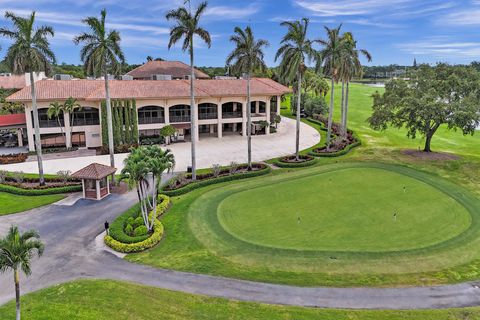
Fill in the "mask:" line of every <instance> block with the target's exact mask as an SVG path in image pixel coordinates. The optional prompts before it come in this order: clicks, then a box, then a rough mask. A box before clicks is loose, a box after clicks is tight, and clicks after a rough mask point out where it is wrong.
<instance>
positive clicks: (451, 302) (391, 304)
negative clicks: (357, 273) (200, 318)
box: [0, 192, 480, 309]
mask: <svg viewBox="0 0 480 320" xmlns="http://www.w3.org/2000/svg"><path fill="white" fill-rule="evenodd" d="M135 202H136V195H135V193H133V192H130V193H128V194H126V195H123V196H120V195H111V196H109V197H108V198H107V199H105V200H104V201H102V202H95V201H88V200H79V201H77V202H76V203H75V204H74V205H73V206H61V205H51V206H48V207H44V208H40V209H35V210H32V211H29V212H25V213H20V214H14V215H9V216H3V217H0V234H5V232H6V231H7V230H8V228H9V226H10V225H11V224H16V225H19V226H20V228H21V229H22V230H25V229H31V228H33V229H36V230H38V231H39V232H40V235H41V238H42V241H44V243H45V245H46V249H45V252H44V255H43V256H42V257H41V258H40V259H39V260H38V261H35V262H34V265H33V274H32V275H31V276H30V277H29V278H27V279H25V278H24V277H23V275H22V279H21V290H22V293H28V292H32V291H35V290H38V289H41V288H46V287H49V286H52V285H55V284H59V283H63V282H66V281H71V280H75V279H81V278H100V279H114V280H122V281H131V282H135V283H139V284H144V285H150V286H155V287H159V288H164V289H169V290H175V291H182V292H187V293H194V294H203V295H208V296H214V297H223V298H228V299H236V300H245V301H255V302H262V303H270V304H285V305H296V306H308V307H322V308H355V309H425V308H426V309H434V308H435V309H436V308H451V307H468V306H478V305H480V287H479V286H480V282H467V283H461V284H455V285H446V286H438V287H413V288H326V287H319V288H304V287H293V286H286V285H275V284H266V283H259V282H251V281H243V280H234V279H227V278H223V277H215V276H208V275H200V274H192V273H186V272H178V271H171V270H163V269H156V268H152V267H149V266H144V265H140V264H133V263H130V262H128V261H125V260H123V259H120V258H118V257H116V256H114V255H113V254H111V253H108V252H106V251H97V250H95V237H96V236H97V235H98V234H100V233H101V232H102V231H103V230H102V229H103V223H104V221H105V220H109V221H111V220H112V219H113V218H114V217H115V216H117V215H118V213H119V212H122V211H124V210H126V209H127V208H129V207H131V206H132V205H133V204H134V203H135ZM0 289H1V290H0V304H3V303H5V302H7V301H9V300H11V299H13V298H14V288H13V277H12V274H11V273H6V274H3V275H0Z"/></svg>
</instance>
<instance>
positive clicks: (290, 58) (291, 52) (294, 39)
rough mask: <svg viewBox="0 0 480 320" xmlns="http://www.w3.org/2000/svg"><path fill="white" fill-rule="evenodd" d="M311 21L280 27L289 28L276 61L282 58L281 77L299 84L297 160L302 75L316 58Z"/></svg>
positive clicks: (295, 22) (288, 22) (298, 136)
mask: <svg viewBox="0 0 480 320" xmlns="http://www.w3.org/2000/svg"><path fill="white" fill-rule="evenodd" d="M308 23H309V20H308V19H307V18H303V19H302V20H301V21H285V22H282V23H281V24H280V25H281V26H285V27H287V33H286V34H285V36H284V37H283V38H282V41H281V42H280V43H281V44H282V46H281V47H280V49H278V51H277V54H276V56H275V61H277V60H278V58H280V57H281V59H282V60H281V62H280V66H279V68H280V76H281V78H282V79H284V80H285V81H286V82H287V83H293V82H295V78H296V83H297V86H298V88H297V90H296V91H297V108H296V110H297V130H296V145H295V158H296V160H297V161H299V160H300V113H301V106H300V104H301V94H302V75H303V73H304V72H305V70H306V67H305V62H306V61H311V60H312V59H314V58H316V55H317V53H316V51H315V50H314V49H313V48H312V41H311V40H309V39H308V38H307V31H308Z"/></svg>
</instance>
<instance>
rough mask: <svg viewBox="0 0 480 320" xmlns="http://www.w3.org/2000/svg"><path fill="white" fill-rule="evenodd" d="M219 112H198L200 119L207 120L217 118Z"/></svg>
mask: <svg viewBox="0 0 480 320" xmlns="http://www.w3.org/2000/svg"><path fill="white" fill-rule="evenodd" d="M217 118H218V114H217V113H216V112H214V113H199V114H198V119H200V120H206V119H217Z"/></svg>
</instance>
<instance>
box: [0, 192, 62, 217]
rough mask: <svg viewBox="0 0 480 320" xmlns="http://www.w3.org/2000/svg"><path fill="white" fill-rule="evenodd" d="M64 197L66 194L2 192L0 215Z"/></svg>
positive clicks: (39, 205) (24, 209)
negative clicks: (42, 194)
mask: <svg viewBox="0 0 480 320" xmlns="http://www.w3.org/2000/svg"><path fill="white" fill-rule="evenodd" d="M63 198H65V196H64V195H61V194H52V195H45V196H19V195H14V194H10V193H5V192H0V216H2V215H6V214H11V213H17V212H22V211H27V210H30V209H33V208H38V207H41V206H45V205H47V204H51V203H54V202H57V201H59V200H61V199H63Z"/></svg>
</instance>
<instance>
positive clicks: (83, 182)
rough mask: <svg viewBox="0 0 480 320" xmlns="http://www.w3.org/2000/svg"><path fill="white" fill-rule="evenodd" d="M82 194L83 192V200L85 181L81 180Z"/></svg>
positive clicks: (84, 196)
mask: <svg viewBox="0 0 480 320" xmlns="http://www.w3.org/2000/svg"><path fill="white" fill-rule="evenodd" d="M82 192H83V198H84V199H85V198H86V195H85V180H84V179H82Z"/></svg>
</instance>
